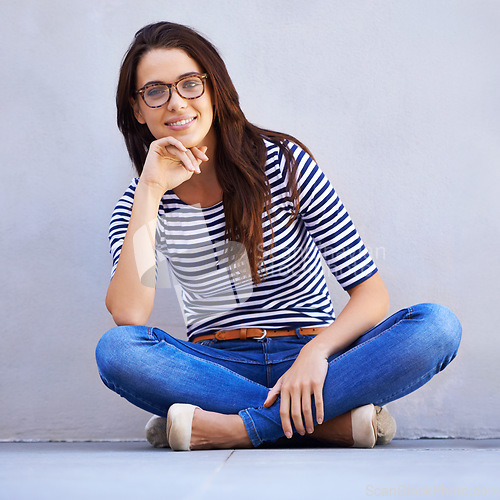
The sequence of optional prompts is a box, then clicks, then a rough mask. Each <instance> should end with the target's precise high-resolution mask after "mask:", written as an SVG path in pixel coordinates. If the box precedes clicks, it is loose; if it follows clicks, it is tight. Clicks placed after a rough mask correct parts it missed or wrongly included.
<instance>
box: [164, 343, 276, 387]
mask: <svg viewBox="0 0 500 500" xmlns="http://www.w3.org/2000/svg"><path fill="white" fill-rule="evenodd" d="M161 342H163V343H164V344H166V345H168V346H169V347H172V348H173V349H175V350H176V351H178V352H181V353H182V354H185V355H186V356H189V357H191V358H195V359H197V360H198V361H203V362H205V363H209V364H211V365H213V366H216V367H218V368H222V369H223V370H225V371H226V372H228V373H231V374H232V375H235V376H237V377H239V378H241V379H243V380H246V381H247V382H251V383H252V384H254V385H256V386H257V387H262V388H264V389H265V390H266V391H267V390H268V389H267V387H264V386H263V385H261V384H258V383H257V382H254V381H253V380H250V379H249V378H246V377H244V376H243V375H240V374H239V373H236V372H233V371H232V370H230V369H229V368H226V367H225V366H222V365H219V364H217V363H214V362H213V361H210V360H208V359H203V358H200V357H198V356H194V355H193V354H190V353H188V352H184V351H182V350H181V349H179V348H178V347H176V346H174V345H172V344H169V343H168V342H166V341H165V340H162V341H161Z"/></svg>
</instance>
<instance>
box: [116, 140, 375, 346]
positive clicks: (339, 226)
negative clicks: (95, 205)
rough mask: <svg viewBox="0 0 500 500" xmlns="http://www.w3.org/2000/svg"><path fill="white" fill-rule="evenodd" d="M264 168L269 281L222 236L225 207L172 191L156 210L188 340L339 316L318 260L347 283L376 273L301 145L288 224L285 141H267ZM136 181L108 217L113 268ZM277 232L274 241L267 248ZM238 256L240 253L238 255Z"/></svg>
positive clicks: (320, 322)
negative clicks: (296, 203)
mask: <svg viewBox="0 0 500 500" xmlns="http://www.w3.org/2000/svg"><path fill="white" fill-rule="evenodd" d="M266 146H267V152H268V155H267V162H266V173H267V176H268V179H269V183H270V186H271V195H272V202H271V204H272V207H271V213H270V215H271V219H272V230H271V225H270V223H269V220H268V216H267V213H266V212H264V213H263V215H262V225H263V232H264V255H263V257H264V259H263V260H264V264H265V268H264V267H263V266H261V269H262V270H263V272H264V273H265V274H264V279H263V281H262V282H261V283H259V284H258V285H253V283H252V281H251V278H250V272H249V268H248V261H247V258H246V253H245V252H244V248H243V247H242V245H241V244H239V243H235V242H225V241H224V227H225V222H224V207H223V204H222V203H218V204H217V205H214V206H213V207H209V208H199V207H193V206H190V205H187V204H186V203H184V202H183V201H181V200H180V199H179V198H178V197H177V196H176V195H175V193H174V192H173V191H168V192H167V193H165V195H164V196H163V198H162V202H161V204H160V208H159V211H158V224H157V252H159V253H161V254H162V255H163V256H164V257H165V258H166V260H167V262H168V263H169V268H170V271H171V273H172V274H173V275H174V276H175V278H176V280H177V281H178V283H180V286H181V288H182V300H183V306H184V317H185V320H186V324H187V333H188V337H189V338H190V339H194V338H195V337H196V336H198V335H203V334H208V333H215V332H216V331H217V330H220V329H233V328H241V327H259V328H297V327H307V326H308V327H311V326H324V325H328V324H330V323H331V322H332V321H333V320H334V319H335V315H334V310H333V304H332V301H331V297H330V294H329V292H328V288H327V285H326V280H325V276H324V273H323V269H322V265H321V258H320V256H321V255H322V256H323V258H324V259H325V261H326V263H327V265H328V267H329V269H330V270H331V272H332V273H333V275H334V276H335V277H336V279H337V281H338V282H339V283H340V285H341V286H342V287H343V288H344V289H346V290H348V289H350V288H352V287H354V286H356V285H358V284H360V283H362V282H363V281H364V280H366V279H368V278H369V277H370V276H372V275H373V274H375V273H376V272H377V268H376V266H375V264H374V262H373V260H372V259H371V257H370V255H369V253H368V251H367V249H366V247H365V246H364V244H363V241H362V240H361V238H360V236H359V234H358V232H357V231H356V228H355V227H354V224H353V223H352V221H351V219H350V217H349V214H348V213H347V211H346V209H345V207H344V205H343V204H342V202H341V200H340V198H339V197H338V195H337V193H336V192H335V190H334V188H333V186H332V185H331V183H330V182H329V180H328V179H327V178H326V176H325V175H324V174H323V172H322V171H321V170H320V169H319V167H318V166H317V165H316V163H315V162H314V161H313V160H312V158H311V157H310V156H309V155H308V154H307V153H306V152H305V151H304V150H302V148H300V147H298V146H297V145H296V144H293V143H290V147H291V149H292V151H293V154H294V156H295V158H296V160H297V163H298V169H297V180H298V186H299V189H300V210H299V215H298V217H296V218H295V219H294V220H293V221H291V215H292V209H293V207H292V202H291V201H290V199H289V195H288V191H287V175H288V169H287V168H286V165H285V158H284V156H283V155H282V153H281V151H280V149H279V147H278V146H277V145H275V144H273V143H271V142H266ZM137 182H138V179H134V180H133V181H132V183H131V185H130V186H129V188H128V189H127V191H126V192H125V194H124V195H123V197H122V198H121V199H120V200H119V202H118V204H117V205H116V208H115V210H114V212H113V216H112V218H111V224H110V232H109V238H110V246H111V254H112V256H113V270H112V274H113V273H114V271H115V269H116V265H117V263H118V258H119V256H120V251H121V245H122V243H123V239H124V237H125V233H126V230H127V226H128V221H129V219H130V213H131V210H132V204H133V198H134V192H135V187H136V186H137ZM272 231H274V240H273V246H272V248H270V244H271V236H272ZM231 257H233V258H231Z"/></svg>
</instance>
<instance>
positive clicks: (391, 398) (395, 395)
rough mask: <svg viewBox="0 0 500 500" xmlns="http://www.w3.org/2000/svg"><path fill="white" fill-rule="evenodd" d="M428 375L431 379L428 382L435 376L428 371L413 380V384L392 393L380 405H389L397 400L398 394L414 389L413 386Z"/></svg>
mask: <svg viewBox="0 0 500 500" xmlns="http://www.w3.org/2000/svg"><path fill="white" fill-rule="evenodd" d="M428 375H431V377H430V378H429V379H428V380H430V379H431V378H432V377H433V376H434V375H435V373H434V374H433V370H429V371H428V372H427V373H425V374H424V375H422V376H421V377H420V378H418V379H417V380H415V381H414V382H413V383H411V384H409V385H407V386H406V387H403V388H402V389H400V390H399V391H396V392H393V393H392V394H391V395H389V396H387V398H385V399H383V400H382V402H380V405H384V404H386V403H389V402H390V401H393V400H395V399H398V397H397V395H398V394H401V393H403V392H405V391H406V390H407V389H410V388H411V387H414V386H415V384H417V383H419V382H420V381H421V380H423V379H426V378H427V376H428Z"/></svg>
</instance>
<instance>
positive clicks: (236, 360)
mask: <svg viewBox="0 0 500 500" xmlns="http://www.w3.org/2000/svg"><path fill="white" fill-rule="evenodd" d="M155 328H156V327H150V328H149V330H151V332H152V330H154V329H155ZM165 333H167V332H165ZM168 335H170V334H168ZM150 338H151V340H156V341H157V342H165V343H166V344H168V345H171V346H172V347H175V346H174V345H173V344H170V343H169V342H167V341H166V340H158V338H157V337H155V336H154V335H151V334H150ZM172 338H174V339H175V337H172ZM176 340H179V339H176ZM189 344H192V342H186V343H184V344H183V345H184V346H185V347H186V348H187V349H189V350H190V351H192V352H195V353H196V354H198V356H195V357H197V358H198V359H200V358H199V354H200V351H197V350H196V349H194V348H193V346H191V345H189ZM176 349H177V350H179V351H180V349H179V348H177V347H176ZM214 349H215V348H214ZM215 350H216V349H215ZM182 352H184V351H182ZM231 352H234V351H231ZM186 354H188V353H186ZM202 354H203V355H205V356H210V357H211V358H214V359H222V360H224V361H231V362H235V363H242V364H245V365H248V364H251V365H262V363H259V362H258V361H253V360H249V359H245V358H232V357H228V356H217V354H214V353H211V352H210V353H206V352H203V353H202Z"/></svg>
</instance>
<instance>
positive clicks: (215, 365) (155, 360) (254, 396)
mask: <svg viewBox="0 0 500 500" xmlns="http://www.w3.org/2000/svg"><path fill="white" fill-rule="evenodd" d="M96 360H97V365H98V368H99V374H100V376H101V379H102V381H103V382H104V384H105V385H106V386H107V387H108V388H110V389H111V390H113V391H115V392H117V393H118V394H119V395H120V396H123V397H124V398H125V399H127V400H128V401H130V402H131V403H133V404H134V405H136V406H138V407H139V408H142V409H144V410H146V411H148V412H151V413H155V414H157V415H161V416H166V414H167V412H168V409H169V408H170V406H171V405H172V404H174V403H190V404H194V405H198V406H200V407H201V408H203V409H205V410H209V411H217V412H219V413H227V414H236V413H238V411H240V410H241V409H243V408H248V407H249V406H250V407H255V408H258V407H259V406H260V405H261V404H262V403H263V402H264V400H265V398H266V396H267V393H268V389H267V388H266V387H265V386H264V385H261V384H259V383H257V382H256V381H255V380H252V379H251V377H250V376H251V375H252V374H253V373H254V374H255V378H259V373H258V372H259V371H262V372H264V374H265V368H263V367H262V364H259V363H258V360H257V359H256V361H255V362H253V360H252V359H251V358H250V359H248V358H246V359H245V358H243V357H242V355H240V354H239V353H231V352H229V353H226V352H222V353H221V352H219V351H218V350H217V349H214V348H211V347H207V346H203V345H198V344H193V343H191V342H185V341H181V340H179V339H176V338H174V337H172V336H170V335H168V334H167V333H165V332H163V331H161V330H159V329H157V328H149V327H145V326H122V327H116V328H113V329H111V330H109V331H108V332H107V333H106V334H105V335H104V336H103V337H102V338H101V340H100V341H99V343H98V345H97V348H96ZM231 367H234V368H235V370H237V369H238V368H240V369H241V370H242V372H243V373H244V374H246V375H248V376H245V375H242V374H240V373H237V372H236V371H234V370H231Z"/></svg>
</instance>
